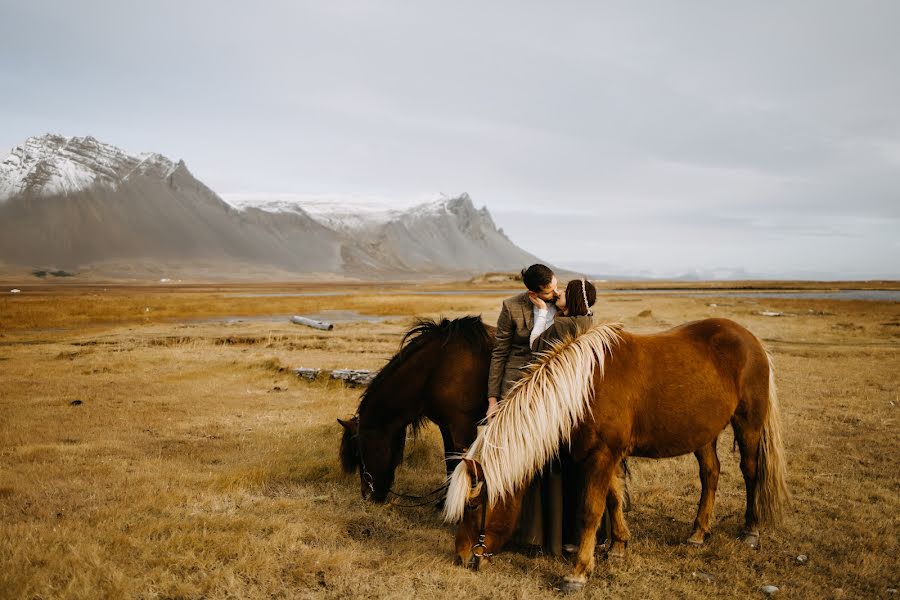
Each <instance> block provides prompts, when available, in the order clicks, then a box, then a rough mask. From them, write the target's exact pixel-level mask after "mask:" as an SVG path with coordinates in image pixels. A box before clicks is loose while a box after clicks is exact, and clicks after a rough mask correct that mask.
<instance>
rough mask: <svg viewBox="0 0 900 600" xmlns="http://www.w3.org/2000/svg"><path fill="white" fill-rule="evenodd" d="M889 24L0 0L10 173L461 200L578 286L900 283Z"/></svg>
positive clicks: (707, 12)
mask: <svg viewBox="0 0 900 600" xmlns="http://www.w3.org/2000/svg"><path fill="white" fill-rule="evenodd" d="M898 24H900V2H897V1H895V0H885V1H882V2H867V1H864V0H853V1H850V0H848V1H846V2H830V1H824V0H814V1H809V2H775V1H772V2H743V1H741V2H739V1H734V2H713V1H709V2H684V1H679V2H670V1H660V2H617V3H612V2H602V3H601V2H583V3H580V2H523V1H515V2H485V1H478V2H465V1H456V2H446V1H443V2H427V1H421V2H387V1H379V2H374V1H373V2H341V1H336V0H327V1H326V0H323V1H321V2H315V3H313V2H298V1H296V0H284V1H281V2H249V1H248V2H223V1H221V0H216V1H202V2H201V1H188V0H182V1H179V2H170V1H167V0H162V1H161V0H155V1H153V2H146V1H142V2H132V1H124V0H123V1H119V2H99V1H94V0H78V1H77V2H76V1H71V0H68V1H59V2H46V1H42V0H27V1H23V0H16V1H10V0H0V152H2V153H3V154H5V152H6V150H8V149H9V148H11V147H13V146H15V145H16V144H19V143H21V142H22V141H23V140H24V139H25V138H27V137H28V136H31V135H39V134H42V133H45V132H58V133H62V134H64V135H87V134H90V135H93V136H95V137H97V138H99V139H101V140H103V141H106V142H109V143H112V144H115V145H117V146H120V147H122V148H124V149H126V150H129V151H133V152H139V151H156V152H160V153H163V154H165V155H167V156H170V157H172V158H176V159H177V158H183V159H184V160H185V161H186V162H187V164H188V166H189V168H190V169H191V170H192V171H193V172H194V174H195V175H197V176H198V177H199V178H200V179H201V180H203V181H204V182H205V183H207V184H208V185H209V186H210V187H212V188H213V189H214V190H216V191H218V192H221V193H316V194H321V193H351V194H362V195H367V196H382V197H388V198H397V199H401V200H406V199H409V198H414V197H420V196H423V195H427V194H432V193H435V192H444V193H447V194H454V193H459V192H463V191H466V192H468V193H469V194H470V195H471V196H472V198H473V200H474V201H475V203H476V204H477V205H479V206H481V205H487V207H488V208H489V209H490V211H491V212H492V214H493V215H494V218H495V220H496V221H497V223H498V225H499V226H501V227H503V228H504V230H505V231H506V232H507V234H508V235H509V236H510V237H511V238H512V240H513V241H514V242H516V243H518V244H519V245H520V246H522V247H524V248H526V249H527V250H529V251H531V252H533V253H535V254H537V255H539V256H541V257H543V258H545V259H546V260H547V261H549V262H552V263H555V264H558V265H561V266H568V267H571V268H574V269H579V270H584V271H586V272H588V273H610V274H629V273H630V274H655V275H663V276H672V275H678V274H681V273H686V272H699V273H701V274H704V275H707V276H708V275H710V274H712V275H716V274H718V275H723V276H728V275H732V274H740V273H747V274H748V275H750V276H779V277H795V276H800V277H829V278H840V277H847V278H864V277H891V278H900V34H898V27H900V25H898Z"/></svg>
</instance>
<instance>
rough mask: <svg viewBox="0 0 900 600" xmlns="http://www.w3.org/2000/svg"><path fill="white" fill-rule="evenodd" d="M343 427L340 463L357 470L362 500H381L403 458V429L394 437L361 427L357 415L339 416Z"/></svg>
mask: <svg viewBox="0 0 900 600" xmlns="http://www.w3.org/2000/svg"><path fill="white" fill-rule="evenodd" d="M338 423H340V424H341V425H342V426H343V427H344V435H343V438H342V439H341V465H342V466H343V468H344V471H345V472H347V473H353V472H354V471H357V470H358V471H359V485H360V493H361V494H362V497H363V499H364V500H373V501H375V502H384V501H385V500H387V495H388V490H390V488H391V484H392V483H394V471H395V470H396V469H397V465H398V464H400V460H401V459H402V457H403V447H404V444H405V441H406V431H405V429H402V430H401V431H400V433H399V434H395V435H394V436H393V437H390V436H385V435H384V434H382V433H380V432H379V431H376V430H371V429H366V428H363V427H360V425H359V418H358V417H353V418H351V419H346V420H345V419H338Z"/></svg>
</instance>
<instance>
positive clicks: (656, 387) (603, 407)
mask: <svg viewBox="0 0 900 600" xmlns="http://www.w3.org/2000/svg"><path fill="white" fill-rule="evenodd" d="M610 359H611V360H609V361H608V363H607V369H606V373H605V374H604V377H603V380H602V383H601V384H600V386H601V387H600V389H601V390H602V391H601V394H599V396H600V397H601V399H603V400H605V401H602V402H600V404H599V406H597V407H596V408H597V409H598V410H599V411H600V413H601V415H602V416H601V418H605V419H613V420H614V421H615V423H616V425H615V426H614V427H611V428H610V431H609V432H607V433H608V434H609V435H612V430H613V429H615V430H616V431H617V432H620V433H621V435H622V436H623V438H625V439H622V440H620V442H621V443H623V444H625V445H627V446H629V447H631V448H633V451H634V453H635V454H637V455H644V456H676V455H679V454H683V453H685V452H690V451H693V450H694V449H696V448H697V447H698V444H700V445H703V443H704V442H703V440H707V439H708V440H712V439H714V438H715V436H717V435H718V433H719V432H720V431H721V430H722V429H723V428H724V427H725V426H726V425H727V424H728V421H729V419H730V418H731V417H732V415H733V414H734V413H735V411H736V410H738V409H739V405H740V403H741V393H742V392H741V388H742V386H743V385H745V379H746V378H747V371H748V370H750V371H756V370H757V367H758V365H759V361H760V360H765V351H764V349H763V348H762V346H761V344H760V343H759V341H758V340H757V339H756V337H755V336H754V335H753V334H752V333H750V332H749V331H748V330H747V329H745V328H744V327H742V326H741V325H739V324H737V323H735V322H734V321H730V320H728V319H704V320H701V321H693V322H691V323H685V324H684V325H679V326H677V327H674V328H672V329H669V330H667V331H663V332H659V333H654V334H632V333H629V332H622V333H621V342H620V344H619V345H617V346H616V348H615V349H614V350H613V354H612V356H611V357H610ZM766 375H767V373H766ZM752 379H754V380H755V379H756V377H755V376H754V377H753V378H752ZM706 443H708V442H706Z"/></svg>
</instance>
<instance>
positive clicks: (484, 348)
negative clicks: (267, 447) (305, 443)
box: [338, 316, 494, 502]
mask: <svg viewBox="0 0 900 600" xmlns="http://www.w3.org/2000/svg"><path fill="white" fill-rule="evenodd" d="M493 346H494V328H493V327H490V326H488V325H485V324H484V323H483V322H482V320H481V317H474V316H467V317H461V318H458V319H453V320H449V319H442V320H441V321H440V322H435V321H432V320H427V319H423V320H420V321H419V322H418V323H417V324H416V325H415V326H414V327H413V328H412V329H410V330H409V331H407V332H406V335H404V336H403V340H402V342H401V344H400V351H399V352H398V353H397V354H396V355H394V357H393V358H391V359H390V361H388V363H387V364H386V365H385V366H384V367H383V368H382V369H381V370H380V371H379V372H378V374H377V375H376V376H375V378H374V379H373V380H372V382H371V383H370V384H369V386H368V388H367V389H366V391H365V392H363V395H362V398H361V400H360V403H359V408H357V410H356V415H354V416H353V418H351V419H346V420H345V419H338V422H340V424H341V425H343V426H344V434H343V438H342V440H341V449H340V458H341V465H342V466H343V468H344V471H346V472H347V473H353V472H354V471H356V470H359V477H360V490H361V492H362V495H363V498H365V499H371V500H374V501H375V502H384V501H385V500H386V499H387V496H388V492H389V490H390V488H391V484H392V483H393V481H394V473H395V471H396V469H397V466H398V465H399V464H400V462H401V461H402V459H403V449H404V446H405V443H406V433H407V429H409V428H411V429H412V431H413V432H417V431H418V429H419V427H420V426H421V425H422V424H423V423H424V422H425V420H426V419H428V420H431V421H432V422H434V423H435V424H436V425H437V426H438V428H440V430H441V436H442V438H443V440H444V453H445V458H446V459H447V472H448V474H449V473H451V472H452V470H453V467H455V465H456V462H458V458H457V459H452V458H451V456H452V455H455V456H457V457H458V456H459V454H460V453H461V452H462V451H463V450H464V449H465V448H467V447H468V446H469V445H470V444H471V443H472V441H473V440H474V439H475V436H476V433H477V431H476V427H477V424H478V422H479V421H481V420H482V419H483V418H484V415H485V412H486V411H487V378H488V368H489V367H490V362H491V350H492V349H493Z"/></svg>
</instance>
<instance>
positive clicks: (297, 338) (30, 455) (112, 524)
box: [0, 284, 900, 599]
mask: <svg viewBox="0 0 900 600" xmlns="http://www.w3.org/2000/svg"><path fill="white" fill-rule="evenodd" d="M20 287H21V289H22V290H23V293H21V294H17V295H10V294H6V293H4V294H3V295H2V296H0V598H98V597H140V598H200V597H205V598H226V597H239V598H270V597H283V598H293V597H335V598H338V597H356V596H362V597H396V598H405V597H412V596H423V597H454V598H458V597H463V598H467V599H468V598H499V597H503V598H506V597H518V598H534V597H542V596H552V595H554V594H555V592H554V586H555V585H556V584H557V583H558V581H559V579H560V578H561V577H562V576H563V575H564V574H566V573H567V571H568V568H569V567H568V565H567V564H566V563H565V562H564V561H562V560H559V559H554V558H548V557H532V556H528V555H527V554H524V553H520V552H514V551H511V552H505V553H503V554H501V555H499V556H498V557H497V558H496V559H495V560H494V562H493V564H491V565H490V567H489V568H488V569H487V570H485V571H483V572H481V573H478V574H475V573H471V572H468V571H465V570H463V569H462V568H460V567H456V566H454V565H453V564H452V549H453V543H452V540H453V528H452V527H451V526H447V525H445V524H442V523H441V521H440V518H439V515H438V514H437V513H436V512H435V511H433V510H432V509H430V508H417V509H401V508H398V507H394V506H373V505H368V504H364V503H363V502H362V500H361V498H360V496H359V485H358V480H357V478H356V477H355V476H354V477H349V476H345V475H343V474H342V473H341V472H340V469H339V467H338V463H337V446H338V440H339V436H340V428H339V426H338V424H337V423H336V422H335V418H336V417H339V416H344V415H347V414H350V413H352V412H353V411H354V409H355V407H356V404H357V402H358V398H359V390H355V389H352V388H345V387H343V385H342V384H339V383H336V382H332V381H317V382H313V383H309V382H305V381H301V380H298V379H296V378H295V377H294V376H293V375H292V374H291V373H290V371H289V370H286V369H285V368H290V367H300V366H304V367H323V368H339V367H348V368H370V369H375V368H378V367H380V366H381V365H382V364H384V361H385V359H387V358H388V357H390V356H391V355H392V354H393V353H394V352H395V351H396V350H397V346H398V343H399V340H400V337H401V335H402V333H403V332H404V331H405V329H406V328H407V327H408V326H409V324H410V323H411V320H412V318H413V316H416V315H418V316H432V317H436V316H438V315H441V314H443V315H447V316H451V317H452V316H460V315H463V314H470V313H471V314H483V316H484V318H485V320H486V321H487V322H491V323H492V322H494V321H495V320H496V317H497V312H498V308H499V305H500V300H501V298H503V297H504V296H505V294H504V293H503V291H502V290H499V289H498V290H496V291H495V292H494V293H491V294H474V293H468V294H460V295H422V294H412V293H409V292H412V291H421V289H419V288H414V287H411V286H406V287H403V286H398V287H396V288H394V289H395V291H399V292H402V293H398V294H392V295H385V294H379V293H377V292H378V291H380V289H379V288H376V287H373V286H359V285H329V286H325V285H319V286H316V285H313V284H304V285H292V286H274V285H267V286H255V285H250V284H248V285H241V286H226V285H209V286H203V285H194V286H174V287H167V286H130V287H129V286H121V285H108V286H105V287H104V285H103V284H99V285H96V286H90V287H86V286H78V285H49V284H48V285H44V286H30V287H23V286H20ZM436 287H439V286H436ZM455 287H456V288H459V287H460V286H455ZM497 287H502V286H497ZM607 287H614V286H613V284H610V285H609V286H607ZM788 287H789V286H788ZM878 287H881V286H878ZM298 291H316V292H323V293H331V292H334V293H335V295H327V296H309V297H291V296H253V295H254V294H267V293H291V292H298ZM711 304H714V305H715V306H711ZM322 310H345V311H357V312H359V313H362V314H364V315H370V316H379V317H381V318H382V320H379V321H375V322H360V321H357V322H339V323H338V324H337V325H336V327H335V329H334V330H333V331H330V332H324V331H317V330H313V329H308V328H303V327H299V326H296V325H292V324H290V323H288V322H287V321H286V319H284V318H279V319H276V318H273V319H271V320H259V319H258V318H259V317H265V316H273V315H274V316H276V317H286V316H287V315H290V314H312V313H319V312H321V311H322ZM764 311H774V312H781V313H784V316H780V317H767V316H762V315H760V314H759V313H760V312H764ZM596 312H597V314H598V317H599V318H601V319H604V320H618V321H623V322H624V323H625V324H626V326H627V327H628V328H630V329H633V330H636V331H648V332H649V331H656V330H660V329H663V328H666V327H669V326H672V325H675V324H678V323H681V322H684V321H688V320H692V319H697V318H702V317H707V316H712V315H717V316H725V317H729V318H732V319H735V320H737V321H738V322H740V323H742V324H744V325H746V326H747V327H749V328H750V329H751V330H752V331H754V332H755V333H756V334H757V335H758V336H760V337H761V338H763V339H764V340H765V342H766V344H767V346H768V347H769V348H770V349H771V350H772V351H773V352H774V355H775V360H776V368H777V381H778V384H779V392H780V398H781V404H782V412H783V419H784V423H785V427H786V431H785V443H786V452H787V457H788V466H789V476H788V481H789V484H790V486H791V489H792V492H793V503H792V505H791V510H790V513H789V515H788V518H787V520H786V522H785V523H784V525H783V526H782V527H780V528H778V529H775V530H772V531H764V533H763V539H762V547H761V549H760V550H759V551H756V552H754V551H750V550H748V549H747V548H745V547H744V546H742V545H741V544H740V543H739V542H738V540H737V539H736V535H737V533H738V530H739V528H740V524H741V515H742V513H743V502H744V493H743V484H742V481H741V477H740V471H739V469H738V462H737V455H736V454H734V453H732V452H731V450H730V448H731V432H730V430H727V431H726V432H725V433H723V437H722V440H721V443H720V444H719V448H720V451H719V453H720V458H721V460H722V467H723V473H722V478H721V481H720V484H719V494H718V498H717V504H716V516H717V519H716V524H715V526H714V530H713V535H712V537H711V538H710V540H709V541H708V542H707V545H706V546H705V547H703V548H701V549H695V548H692V547H687V546H685V545H683V544H681V542H682V540H683V539H684V538H685V537H686V536H687V535H688V533H689V531H690V526H691V523H692V521H693V515H694V511H695V508H696V502H697V500H698V498H699V482H698V478H697V467H696V462H695V461H694V459H693V457H683V458H679V459H671V460H663V461H650V460H634V461H633V465H632V468H633V480H632V483H631V485H632V492H633V498H634V505H633V509H632V511H631V512H630V513H628V514H627V515H626V517H627V519H628V522H629V525H630V527H631V530H632V534H633V538H632V542H631V545H630V547H629V552H630V556H629V558H628V559H627V560H626V561H625V563H623V564H621V565H608V564H607V563H606V562H604V561H598V569H597V572H596V573H595V576H594V577H593V579H591V581H590V582H589V585H588V587H587V588H586V590H585V591H584V592H582V593H581V594H580V595H577V596H576V597H581V596H586V597H596V598H603V597H624V598H673V597H674V598H707V597H713V596H715V597H742V598H743V597H762V595H763V594H762V592H760V591H759V588H760V586H762V585H765V584H773V585H776V586H778V587H779V588H781V591H780V592H779V595H780V596H784V597H791V598H799V597H809V598H813V597H815V598H818V597H847V598H851V597H896V596H895V595H893V594H892V593H891V592H890V591H889V589H892V588H897V587H898V585H900V581H898V572H900V568H898V567H900V562H898V554H900V541H898V537H900V437H898V434H897V428H898V412H897V411H898V410H900V407H898V404H900V376H898V373H900V303H888V302H863V301H830V300H808V299H768V298H765V299H764V298H736V297H727V296H709V297H703V298H696V297H686V296H668V295H640V294H633V295H629V294H623V295H615V296H606V295H604V296H601V299H600V301H599V303H598V307H597V310H596ZM239 316H240V317H245V319H244V320H241V321H235V320H229V319H227V318H232V317H239ZM255 318H257V319H255ZM76 400H78V401H80V404H78V403H74V404H73V402H74V401H76ZM440 453H441V452H440V444H439V436H438V435H437V432H436V430H435V429H434V428H429V429H427V430H426V432H425V434H424V435H423V436H422V437H420V438H419V439H418V440H416V441H415V442H414V443H411V444H410V445H408V447H407V456H406V459H405V463H404V465H403V466H402V467H401V469H400V471H399V472H398V481H397V483H396V487H397V488H399V489H403V490H406V491H409V492H411V493H417V492H419V493H421V492H424V491H426V490H430V489H432V488H433V487H435V486H436V485H437V484H439V483H440V480H441V477H442V465H441V460H440ZM800 554H805V555H807V556H808V557H809V560H808V562H806V563H805V564H798V562H797V561H796V557H797V556H798V555H800ZM701 572H702V573H705V574H708V575H709V576H710V577H701V576H698V575H697V574H699V573H701ZM708 579H712V580H711V581H708Z"/></svg>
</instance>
